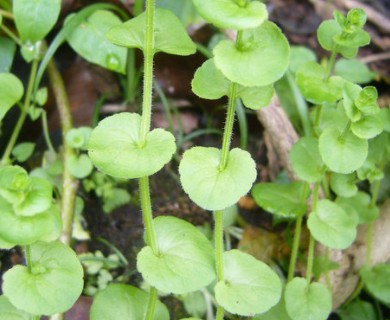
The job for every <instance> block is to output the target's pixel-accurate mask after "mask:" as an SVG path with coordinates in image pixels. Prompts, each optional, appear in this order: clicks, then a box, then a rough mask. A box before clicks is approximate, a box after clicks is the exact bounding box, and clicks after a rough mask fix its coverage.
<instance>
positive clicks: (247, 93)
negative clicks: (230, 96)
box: [237, 85, 274, 110]
mask: <svg viewBox="0 0 390 320" xmlns="http://www.w3.org/2000/svg"><path fill="white" fill-rule="evenodd" d="M237 95H238V97H240V98H241V99H242V102H243V103H244V105H245V107H247V108H249V109H252V110H258V109H260V108H262V107H266V106H267V105H269V103H270V102H271V99H272V97H273V95H274V88H273V86H272V85H269V86H264V87H244V86H239V87H238V90H237Z"/></svg>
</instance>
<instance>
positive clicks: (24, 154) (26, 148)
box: [12, 142, 35, 162]
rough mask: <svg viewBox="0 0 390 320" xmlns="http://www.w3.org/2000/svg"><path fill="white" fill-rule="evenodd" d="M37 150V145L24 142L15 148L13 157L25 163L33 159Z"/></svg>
mask: <svg viewBox="0 0 390 320" xmlns="http://www.w3.org/2000/svg"><path fill="white" fill-rule="evenodd" d="M34 149H35V143H33V142H22V143H19V144H17V145H16V146H15V148H13V150H12V155H13V156H14V157H15V159H16V160H17V161H18V162H24V161H26V160H27V159H28V158H30V157H31V155H32V154H33V152H34Z"/></svg>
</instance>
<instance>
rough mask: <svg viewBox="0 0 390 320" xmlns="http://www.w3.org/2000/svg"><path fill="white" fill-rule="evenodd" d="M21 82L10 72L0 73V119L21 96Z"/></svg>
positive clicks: (22, 90)
mask: <svg viewBox="0 0 390 320" xmlns="http://www.w3.org/2000/svg"><path fill="white" fill-rule="evenodd" d="M23 92H24V89H23V84H22V82H21V81H20V80H19V79H18V78H17V77H15V76H14V75H13V74H12V73H0V121H2V120H3V118H4V115H5V114H6V113H7V112H8V110H9V109H11V107H12V106H13V105H14V104H15V103H16V102H18V101H19V100H20V99H21V98H22V96H23Z"/></svg>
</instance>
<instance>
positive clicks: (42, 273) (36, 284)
mask: <svg viewBox="0 0 390 320" xmlns="http://www.w3.org/2000/svg"><path fill="white" fill-rule="evenodd" d="M30 261H31V262H30V263H31V266H30V269H29V268H27V267H26V266H21V265H18V266H15V267H13V268H12V269H10V270H8V271H7V272H6V273H5V274H4V277H3V280H4V282H3V287H2V289H3V291H4V294H5V295H6V296H7V298H8V299H9V300H10V301H11V303H12V304H13V305H14V306H15V307H17V308H18V309H20V310H23V311H26V312H28V313H31V314H34V315H52V314H54V313H60V312H64V311H66V310H68V309H69V308H70V307H71V306H72V305H73V304H74V303H75V302H76V300H77V298H78V297H79V296H80V294H81V292H82V290H83V285H84V281H83V268H82V266H81V264H80V262H79V259H78V258H77V256H76V254H75V253H74V251H73V250H72V249H70V248H69V247H68V246H66V245H64V244H62V243H61V242H59V241H55V242H49V243H46V242H37V243H35V244H34V245H31V250H30Z"/></svg>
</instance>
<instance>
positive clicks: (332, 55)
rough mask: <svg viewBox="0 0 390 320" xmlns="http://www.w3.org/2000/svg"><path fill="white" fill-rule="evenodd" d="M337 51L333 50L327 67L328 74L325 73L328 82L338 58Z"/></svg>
mask: <svg viewBox="0 0 390 320" xmlns="http://www.w3.org/2000/svg"><path fill="white" fill-rule="evenodd" d="M336 50H337V49H336V48H335V49H333V51H332V53H331V55H330V58H329V60H328V63H327V65H326V73H325V80H328V79H329V77H330V75H331V74H332V70H333V66H334V63H335V61H336V56H337V51H336Z"/></svg>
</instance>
